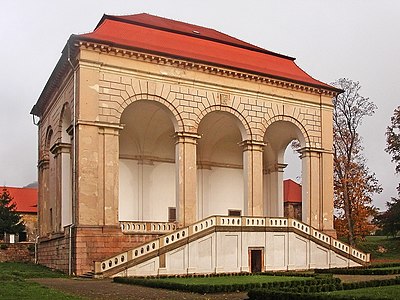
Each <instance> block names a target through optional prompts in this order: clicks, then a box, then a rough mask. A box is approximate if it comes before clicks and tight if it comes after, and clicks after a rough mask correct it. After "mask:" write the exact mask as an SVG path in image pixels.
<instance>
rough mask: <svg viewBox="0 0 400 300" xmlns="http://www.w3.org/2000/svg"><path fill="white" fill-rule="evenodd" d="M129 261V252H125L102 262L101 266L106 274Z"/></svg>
mask: <svg viewBox="0 0 400 300" xmlns="http://www.w3.org/2000/svg"><path fill="white" fill-rule="evenodd" d="M127 260H128V252H124V253H120V254H118V255H115V256H113V257H111V258H109V259H106V260H104V261H102V262H101V264H100V267H101V271H102V272H104V271H107V270H110V269H112V268H115V267H117V266H119V265H122V264H124V263H126V262H127Z"/></svg>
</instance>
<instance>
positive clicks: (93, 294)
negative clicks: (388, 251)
mask: <svg viewBox="0 0 400 300" xmlns="http://www.w3.org/2000/svg"><path fill="white" fill-rule="evenodd" d="M334 276H335V277H337V278H340V279H341V280H342V281H343V282H355V281H367V280H374V279H380V280H382V279H388V278H395V277H396V276H397V275H334ZM31 280H32V281H34V282H37V283H40V284H41V285H44V286H47V287H49V288H53V289H56V290H60V291H63V292H66V293H69V294H73V295H76V296H81V297H85V298H87V299H95V300H125V299H137V300H142V299H143V300H145V299H149V300H152V299H186V300H193V299H210V300H222V299H229V300H243V299H247V293H243V292H241V293H226V294H205V295H201V294H196V293H187V292H178V291H170V290H165V289H155V288H149V287H143V286H138V285H130V284H121V283H114V282H113V281H112V279H80V278H72V279H71V278H35V279H31Z"/></svg>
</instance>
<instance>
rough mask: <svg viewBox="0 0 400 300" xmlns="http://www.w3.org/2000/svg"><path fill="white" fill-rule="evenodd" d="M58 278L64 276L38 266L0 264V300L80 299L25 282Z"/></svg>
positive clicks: (13, 263) (11, 263)
mask: <svg viewBox="0 0 400 300" xmlns="http://www.w3.org/2000/svg"><path fill="white" fill-rule="evenodd" d="M59 277H66V275H64V274H62V273H60V272H57V271H53V270H51V269H49V268H46V267H43V266H40V265H34V264H29V263H15V262H3V263H0V299H7V300H8V299H10V300H11V299H18V300H21V299H33V300H52V299H60V300H63V299H65V300H79V299H82V298H80V297H76V296H72V295H68V294H66V293H63V292H59V291H56V290H53V289H49V288H47V287H44V286H41V285H40V284H38V283H35V282H31V281H27V280H26V279H29V278H59Z"/></svg>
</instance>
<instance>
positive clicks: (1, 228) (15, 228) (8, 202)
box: [0, 187, 25, 234]
mask: <svg viewBox="0 0 400 300" xmlns="http://www.w3.org/2000/svg"><path fill="white" fill-rule="evenodd" d="M12 200H13V198H12V197H11V195H10V193H9V192H8V190H7V189H6V188H5V187H4V188H3V190H2V192H1V194H0V234H3V233H14V234H16V233H19V232H22V231H23V230H25V225H24V223H23V222H22V220H21V216H20V215H19V214H18V213H17V212H16V211H15V210H16V204H15V203H13V202H12Z"/></svg>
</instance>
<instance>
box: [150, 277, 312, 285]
mask: <svg viewBox="0 0 400 300" xmlns="http://www.w3.org/2000/svg"><path fill="white" fill-rule="evenodd" d="M148 280H162V281H165V282H171V283H179V284H187V285H210V284H212V285H230V284H247V283H264V282H283V281H301V280H314V278H313V277H298V276H268V275H252V276H221V277H183V278H178V277H173V278H161V279H148Z"/></svg>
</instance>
